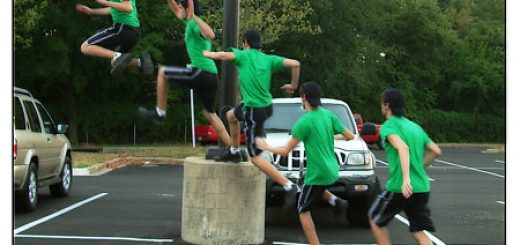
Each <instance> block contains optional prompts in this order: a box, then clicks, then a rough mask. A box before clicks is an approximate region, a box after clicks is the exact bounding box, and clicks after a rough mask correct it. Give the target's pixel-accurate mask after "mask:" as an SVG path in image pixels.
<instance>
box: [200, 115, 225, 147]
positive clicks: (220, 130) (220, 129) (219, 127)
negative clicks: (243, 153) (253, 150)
mask: <svg viewBox="0 0 520 245" xmlns="http://www.w3.org/2000/svg"><path fill="white" fill-rule="evenodd" d="M202 115H204V117H205V118H206V119H207V120H208V122H209V123H210V124H211V126H213V128H215V130H216V131H217V134H218V137H219V138H220V140H222V142H224V144H225V145H226V146H227V147H229V146H230V145H231V138H230V137H229V134H228V133H227V130H226V127H225V126H224V123H222V120H220V118H219V117H218V116H217V113H215V112H209V111H207V110H206V109H203V110H202Z"/></svg>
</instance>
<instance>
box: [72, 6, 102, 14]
mask: <svg viewBox="0 0 520 245" xmlns="http://www.w3.org/2000/svg"><path fill="white" fill-rule="evenodd" d="M76 10H77V11H79V12H81V13H84V14H88V15H110V7H106V8H95V9H92V8H90V7H88V6H85V5H83V4H76Z"/></svg>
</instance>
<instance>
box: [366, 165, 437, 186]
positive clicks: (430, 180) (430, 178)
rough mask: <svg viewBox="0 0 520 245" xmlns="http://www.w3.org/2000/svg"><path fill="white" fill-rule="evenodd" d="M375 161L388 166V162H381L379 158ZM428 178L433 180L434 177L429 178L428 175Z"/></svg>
mask: <svg viewBox="0 0 520 245" xmlns="http://www.w3.org/2000/svg"><path fill="white" fill-rule="evenodd" d="M376 161H378V162H380V163H382V164H384V165H386V166H388V163H386V162H383V161H381V160H376ZM428 179H430V181H435V179H432V178H429V177H428Z"/></svg>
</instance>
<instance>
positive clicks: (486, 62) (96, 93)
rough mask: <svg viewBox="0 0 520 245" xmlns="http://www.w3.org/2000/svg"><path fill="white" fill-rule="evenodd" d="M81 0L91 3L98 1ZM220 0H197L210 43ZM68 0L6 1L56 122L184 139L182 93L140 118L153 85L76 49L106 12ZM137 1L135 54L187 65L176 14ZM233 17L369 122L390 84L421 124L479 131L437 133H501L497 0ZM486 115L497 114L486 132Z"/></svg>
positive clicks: (246, 0) (100, 133)
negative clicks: (156, 115) (86, 10)
mask: <svg viewBox="0 0 520 245" xmlns="http://www.w3.org/2000/svg"><path fill="white" fill-rule="evenodd" d="M78 1H79V3H82V4H86V5H89V6H91V7H97V4H96V2H95V1H91V0H78ZM223 1H224V0H202V1H201V2H202V4H203V9H204V10H205V14H204V16H203V18H204V20H206V22H207V23H208V24H210V26H212V28H213V29H214V30H215V32H216V34H217V39H216V40H215V41H214V42H213V44H214V49H216V50H220V49H221V47H220V45H221V39H222V28H223V27H222V20H223V9H222V6H223ZM76 3H77V2H75V1H65V0H52V1H49V0H40V1H34V0H16V1H15V2H14V48H15V49H14V51H15V52H14V58H15V71H14V77H15V85H16V86H20V87H24V88H27V89H29V90H31V91H32V92H33V94H34V95H35V96H36V97H37V98H39V99H40V100H42V101H43V102H44V104H45V105H46V106H47V107H48V109H49V110H50V111H51V113H52V114H53V115H54V116H55V120H56V121H59V122H65V123H68V124H69V126H70V130H69V136H70V138H71V140H72V141H73V142H74V143H78V142H86V141H87V139H88V141H89V142H94V143H131V142H133V135H134V131H135V134H137V135H138V139H137V141H138V142H140V143H144V142H148V143H153V142H165V141H182V140H183V139H184V138H185V137H187V135H186V133H185V132H186V127H187V126H188V125H189V97H188V92H187V91H185V90H180V89H175V88H174V89H173V90H172V92H170V95H169V107H168V115H171V116H169V117H168V118H169V119H168V121H167V123H166V125H165V126H163V127H155V126H150V125H148V124H146V123H145V122H143V121H141V120H140V118H139V117H138V115H137V113H136V108H137V107H138V106H139V105H148V106H152V105H153V104H154V103H155V88H154V84H153V83H148V82H143V81H144V80H146V79H144V78H143V77H141V76H140V75H139V73H138V72H129V73H126V74H124V75H123V76H121V77H112V76H110V74H109V71H110V65H109V62H108V61H107V60H102V59H98V58H92V57H86V56H84V55H82V54H81V52H80V50H79V47H80V46H81V43H82V42H83V41H84V40H85V39H86V38H88V37H89V36H91V35H92V34H93V33H94V32H95V31H96V30H98V29H101V28H106V27H108V26H110V25H111V20H110V17H109V16H87V15H83V14H81V13H79V12H77V11H75V9H74V6H75V5H76ZM137 5H138V11H139V16H140V20H141V31H142V38H141V39H140V41H139V43H138V45H137V46H136V48H135V49H134V50H133V54H134V56H137V55H138V54H139V53H140V52H141V51H143V50H147V51H149V52H150V53H151V54H152V55H153V57H154V59H155V60H156V61H157V62H158V63H160V64H168V65H181V66H183V65H185V64H186V63H188V62H189V59H188V57H187V54H186V50H185V44H184V26H183V23H182V22H181V21H179V20H177V19H176V17H175V16H174V15H173V13H171V11H170V10H169V8H168V7H167V4H166V2H165V1H164V2H162V1H160V2H154V1H140V0H138V1H137ZM239 24H240V31H244V30H246V29H257V30H259V31H260V32H261V33H262V34H263V42H264V51H265V52H267V53H275V54H278V55H281V56H284V57H287V58H293V59H297V60H299V61H301V64H302V69H301V76H300V83H303V82H305V81H309V80H314V81H317V82H318V83H320V84H321V85H322V88H323V93H324V96H325V97H333V98H339V99H342V100H345V101H347V102H348V103H349V105H350V106H351V108H352V109H353V110H354V111H357V112H359V113H361V114H363V117H364V118H366V119H368V120H369V121H375V122H382V120H383V118H382V117H381V115H380V112H379V97H380V93H381V92H382V91H383V90H384V89H386V88H389V87H397V88H400V89H401V90H402V91H403V92H404V93H405V96H406V100H407V112H408V114H409V116H410V117H411V118H413V119H416V120H418V121H420V122H422V124H423V125H424V126H425V128H426V129H427V130H428V129H432V130H442V128H441V127H444V126H446V125H456V122H464V123H466V122H468V121H471V120H473V121H475V124H472V125H473V126H472V127H475V128H478V130H481V135H484V136H485V137H473V136H471V135H469V134H471V131H463V130H461V131H457V134H458V135H454V136H450V135H444V134H434V135H437V137H439V140H442V141H450V140H451V141H464V139H468V140H471V141H503V140H504V138H503V137H493V136H492V134H494V133H495V132H499V133H500V132H502V133H505V128H504V125H505V123H503V122H504V116H505V3H504V0H479V1H475V0H438V1H436V0H416V1H408V0H371V1H364V0H350V1H344V0H314V1H310V0H284V1H276V0H263V1H260V0H241V1H240V23H239ZM289 79H290V74H289V73H288V72H285V73H283V72H282V73H278V74H276V75H274V76H273V82H272V83H273V84H272V86H271V87H272V93H273V95H274V96H275V97H281V96H286V95H284V94H283V93H282V91H280V90H279V89H278V88H279V87H280V86H281V85H282V84H283V83H286V82H288V81H289ZM295 96H297V94H296V95H295ZM196 105H197V109H198V111H200V105H198V103H197V104H196ZM430 111H434V113H429V112H430ZM432 115H435V116H432ZM458 116H460V118H457V117H458ZM196 117H197V118H198V121H197V123H206V122H204V119H202V117H201V116H200V115H199V114H197V116H196ZM487 122H502V123H501V124H500V123H498V124H499V125H497V128H496V131H495V130H493V131H485V128H484V127H481V126H482V125H486V126H489V125H488V124H486V123H487ZM450 123H451V124H450ZM445 130H448V129H445ZM482 130H484V131H482ZM188 131H189V130H188ZM474 131H475V130H474ZM486 132H492V133H486ZM450 137H453V138H450Z"/></svg>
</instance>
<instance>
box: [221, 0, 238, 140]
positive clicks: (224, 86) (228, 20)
mask: <svg viewBox="0 0 520 245" xmlns="http://www.w3.org/2000/svg"><path fill="white" fill-rule="evenodd" d="M239 6H240V0H224V23H223V25H222V26H223V30H222V31H223V33H222V50H223V51H227V50H228V49H229V48H238V26H239V18H240V16H239V12H238V11H239ZM220 72H221V77H220V88H219V89H220V105H221V108H223V109H224V110H222V111H220V118H221V119H222V121H224V125H226V129H227V130H228V132H229V124H228V123H227V119H226V112H227V111H228V110H229V108H230V107H235V106H236V105H237V102H238V101H237V71H236V68H235V66H234V65H233V62H232V61H222V63H221V68H220ZM218 145H219V146H220V147H224V143H223V142H222V141H221V140H219V143H218Z"/></svg>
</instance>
